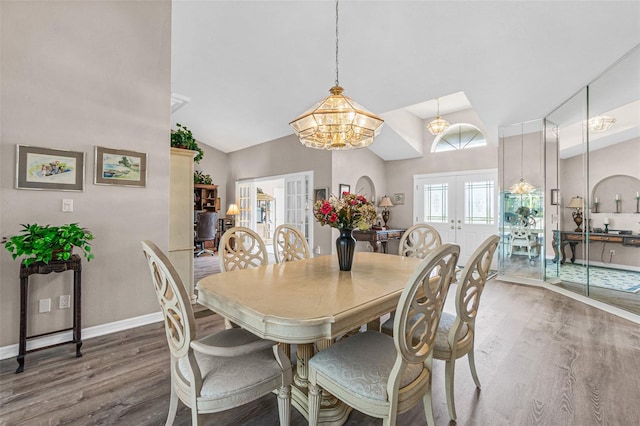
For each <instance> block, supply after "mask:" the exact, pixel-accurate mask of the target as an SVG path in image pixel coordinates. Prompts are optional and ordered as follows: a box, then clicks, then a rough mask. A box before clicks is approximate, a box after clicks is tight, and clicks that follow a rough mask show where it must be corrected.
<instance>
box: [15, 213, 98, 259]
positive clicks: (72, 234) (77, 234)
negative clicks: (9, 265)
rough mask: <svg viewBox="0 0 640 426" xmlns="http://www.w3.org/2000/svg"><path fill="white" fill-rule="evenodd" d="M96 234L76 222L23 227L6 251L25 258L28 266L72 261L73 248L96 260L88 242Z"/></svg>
mask: <svg viewBox="0 0 640 426" xmlns="http://www.w3.org/2000/svg"><path fill="white" fill-rule="evenodd" d="M93 238H94V237H93V234H92V233H91V232H90V231H88V230H87V229H85V228H81V227H79V226H78V224H77V223H71V224H68V225H61V226H50V225H45V226H42V225H37V224H33V225H29V224H27V225H22V231H20V234H18V235H14V236H12V237H9V241H7V243H6V244H5V248H6V249H7V250H9V252H11V256H12V257H13V259H16V258H17V257H19V256H24V258H23V259H22V263H23V264H24V265H25V266H29V265H31V264H32V263H33V262H44V263H49V262H50V261H51V260H69V258H70V257H71V254H72V251H73V248H74V247H78V248H79V249H80V250H81V251H82V254H83V255H84V257H85V258H86V259H87V261H91V259H93V258H94V256H93V253H91V245H90V243H89V241H91V240H93Z"/></svg>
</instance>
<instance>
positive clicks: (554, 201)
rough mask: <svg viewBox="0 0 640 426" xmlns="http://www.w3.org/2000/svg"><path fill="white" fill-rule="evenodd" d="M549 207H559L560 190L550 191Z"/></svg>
mask: <svg viewBox="0 0 640 426" xmlns="http://www.w3.org/2000/svg"><path fill="white" fill-rule="evenodd" d="M551 205H552V206H559V205H560V190H559V189H552V190H551Z"/></svg>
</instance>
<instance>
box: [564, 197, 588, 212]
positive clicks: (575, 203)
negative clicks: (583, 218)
mask: <svg viewBox="0 0 640 426" xmlns="http://www.w3.org/2000/svg"><path fill="white" fill-rule="evenodd" d="M584 207H585V204H584V198H582V197H579V196H576V197H573V198H572V199H571V201H569V204H567V208H568V209H584Z"/></svg>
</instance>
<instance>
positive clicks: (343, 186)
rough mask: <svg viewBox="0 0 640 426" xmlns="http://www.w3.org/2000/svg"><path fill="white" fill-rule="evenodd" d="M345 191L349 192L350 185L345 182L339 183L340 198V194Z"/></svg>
mask: <svg viewBox="0 0 640 426" xmlns="http://www.w3.org/2000/svg"><path fill="white" fill-rule="evenodd" d="M345 192H351V185H347V184H345V183H341V184H339V185H338V193H339V194H340V198H342V194H343V193H345Z"/></svg>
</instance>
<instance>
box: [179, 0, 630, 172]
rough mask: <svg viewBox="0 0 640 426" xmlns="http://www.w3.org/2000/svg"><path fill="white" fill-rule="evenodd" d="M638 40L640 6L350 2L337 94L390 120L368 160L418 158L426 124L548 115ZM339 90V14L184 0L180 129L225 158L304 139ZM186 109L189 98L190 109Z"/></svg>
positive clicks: (343, 7)
mask: <svg viewBox="0 0 640 426" xmlns="http://www.w3.org/2000/svg"><path fill="white" fill-rule="evenodd" d="M638 43H640V1H619V2H616V1H574V2H568V1H554V2H551V1H549V2H540V1H440V2H436V1H356V0H342V1H341V2H340V56H339V71H340V85H341V86H342V87H344V89H345V94H346V95H347V96H349V97H351V98H353V99H354V100H356V101H357V102H358V103H360V104H361V105H363V106H364V107H365V108H367V109H368V110H370V111H372V112H374V113H376V114H378V115H380V116H381V117H382V118H384V119H385V125H384V128H383V130H382V133H381V134H380V136H378V137H377V138H376V140H375V142H374V144H373V145H372V146H371V147H370V149H371V150H372V151H373V152H375V153H376V154H377V155H379V156H380V157H381V158H383V159H385V160H393V159H400V158H410V157H415V156H418V155H421V150H422V140H423V137H422V136H423V132H426V130H425V129H424V126H425V125H426V124H427V123H428V122H429V121H430V120H431V119H432V118H433V117H434V116H435V115H436V102H435V99H436V98H438V97H440V98H441V99H440V113H441V115H444V116H446V114H447V113H451V112H455V111H459V110H461V109H465V108H469V107H471V108H473V110H474V111H475V113H476V114H477V116H478V118H479V119H480V121H481V122H482V124H483V129H484V130H485V131H486V136H487V140H488V142H489V143H494V144H497V140H498V127H499V126H502V125H508V124H511V123H516V122H520V121H526V120H532V119H536V118H541V117H543V116H545V115H546V114H548V113H549V112H551V111H552V110H553V109H554V108H556V107H557V106H558V105H560V104H561V103H562V102H563V101H565V100H566V99H568V98H569V97H571V96H572V95H573V94H575V93H576V92H577V91H578V90H579V89H580V88H581V87H583V86H585V85H586V84H588V83H589V82H591V81H592V80H594V79H595V78H596V77H597V76H598V75H599V74H600V73H602V72H603V71H604V70H605V69H606V68H607V67H608V66H610V65H611V64H612V63H613V62H615V61H616V60H617V59H618V58H620V57H621V56H622V55H624V54H625V53H626V52H627V51H629V50H630V49H631V48H633V47H634V46H635V45H637V44H638ZM334 80H335V3H334V2H333V1H332V0H326V1H242V0H235V1H181V0H173V22H172V87H171V91H172V92H173V93H174V94H177V95H179V96H180V97H181V99H182V101H181V102H180V105H178V106H177V108H176V105H175V104H174V105H173V107H174V112H173V114H172V127H174V128H175V123H176V122H178V123H181V124H183V125H186V126H188V127H189V128H190V129H191V130H192V131H193V134H194V136H195V137H196V138H197V139H198V140H199V141H201V142H202V143H205V144H207V145H210V146H213V147H215V148H217V149H219V150H221V151H223V152H232V151H236V150H239V149H243V148H247V147H250V146H253V145H256V144H260V143H264V142H267V141H270V140H273V139H277V138H280V137H283V136H287V135H290V134H292V133H293V131H292V129H291V128H290V127H289V122H290V121H291V120H292V119H294V118H295V117H297V116H298V115H299V114H301V113H302V112H303V111H305V110H306V109H308V108H309V107H310V106H312V105H313V104H315V103H316V102H318V101H319V100H320V99H322V98H324V97H325V96H327V95H328V90H329V88H330V87H331V86H333V84H334ZM185 98H186V101H184V99H185Z"/></svg>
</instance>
